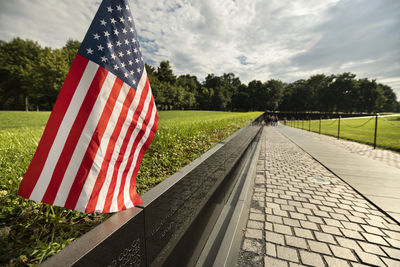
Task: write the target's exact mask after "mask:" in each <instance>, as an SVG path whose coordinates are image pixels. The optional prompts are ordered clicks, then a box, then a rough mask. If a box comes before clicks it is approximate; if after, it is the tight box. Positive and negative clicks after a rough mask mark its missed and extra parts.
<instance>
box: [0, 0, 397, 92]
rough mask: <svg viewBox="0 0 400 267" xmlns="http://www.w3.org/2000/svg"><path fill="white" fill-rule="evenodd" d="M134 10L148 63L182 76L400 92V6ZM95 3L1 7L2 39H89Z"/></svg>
mask: <svg viewBox="0 0 400 267" xmlns="http://www.w3.org/2000/svg"><path fill="white" fill-rule="evenodd" d="M129 2H130V6H131V9H132V13H133V17H134V19H135V23H136V27H137V29H138V35H139V39H140V43H141V47H142V52H143V55H144V59H145V61H147V62H150V63H152V64H153V65H155V66H157V65H158V64H159V62H160V61H162V60H169V61H170V62H171V65H172V67H173V68H174V72H175V73H177V74H186V73H190V74H193V75H196V76H197V77H198V78H199V79H203V78H204V77H205V76H206V75H207V74H208V73H214V74H216V75H221V74H223V73H224V72H225V73H226V72H233V73H235V74H236V75H237V76H239V77H240V79H241V80H242V81H243V82H249V81H250V80H253V79H260V80H263V81H265V80H267V79H270V78H275V79H282V80H283V81H286V82H292V81H294V80H296V79H302V78H307V77H309V76H310V75H313V74H316V73H326V74H331V73H339V72H343V71H351V72H354V73H356V74H357V76H358V77H369V78H378V81H379V82H383V81H384V82H385V83H387V84H388V85H390V86H392V87H393V88H394V89H395V90H396V91H397V93H398V94H399V92H400V91H399V90H400V85H399V82H398V80H399V79H400V78H399V76H400V65H399V63H397V62H400V36H399V35H398V34H397V35H396V34H395V33H396V32H398V29H399V28H400V1H391V0H381V1H373V0H360V1H348V0H326V1H320V0H297V1H280V0H253V1H250V0H202V1H194V0H162V1H148V0H129ZM98 3H99V1H96V0H87V1H79V0H58V1H55V0H31V1H26V0H25V1H24V0H14V1H2V2H1V8H0V23H1V27H0V34H1V36H2V39H3V40H10V39H12V38H13V37H15V36H21V37H22V38H30V39H33V40H36V41H39V43H40V44H42V45H46V46H52V47H61V46H63V45H64V44H65V42H66V40H67V39H68V38H74V39H77V40H82V39H83V37H84V34H85V32H86V30H87V28H88V27H89V24H90V22H91V20H92V18H93V16H94V13H95V12H96V10H97V7H98ZM243 59H245V60H243ZM244 63H245V64H244Z"/></svg>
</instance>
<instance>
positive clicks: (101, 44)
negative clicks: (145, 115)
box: [78, 0, 144, 90]
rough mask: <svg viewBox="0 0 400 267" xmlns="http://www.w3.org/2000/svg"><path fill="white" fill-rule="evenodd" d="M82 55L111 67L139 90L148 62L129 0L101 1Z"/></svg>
mask: <svg viewBox="0 0 400 267" xmlns="http://www.w3.org/2000/svg"><path fill="white" fill-rule="evenodd" d="M78 54H79V55H81V56H83V57H85V58H87V59H89V60H91V61H93V62H95V63H97V64H98V65H100V66H102V67H103V68H105V69H107V70H108V71H109V72H111V73H113V74H115V75H116V76H117V77H118V78H120V79H121V80H123V81H124V82H125V83H127V84H129V85H130V86H131V87H132V88H133V89H135V90H136V88H137V84H138V83H139V80H140V77H141V76H142V73H143V70H144V62H143V58H142V53H141V52H140V47H139V42H138V39H137V35H136V29H135V25H134V23H133V19H132V15H131V11H130V8H129V5H128V3H127V1H126V0H104V1H103V2H102V3H101V5H100V7H99V10H98V11H97V13H96V16H95V17H94V19H93V21H92V24H91V25H90V27H89V30H88V32H87V33H86V36H85V39H84V40H83V42H82V45H81V47H80V48H79V51H78Z"/></svg>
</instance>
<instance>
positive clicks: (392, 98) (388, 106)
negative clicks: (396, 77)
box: [378, 84, 398, 111]
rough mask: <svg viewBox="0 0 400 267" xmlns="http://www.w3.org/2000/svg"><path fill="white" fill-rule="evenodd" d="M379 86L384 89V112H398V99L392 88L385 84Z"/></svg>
mask: <svg viewBox="0 0 400 267" xmlns="http://www.w3.org/2000/svg"><path fill="white" fill-rule="evenodd" d="M378 86H379V87H380V88H381V89H382V91H383V95H384V96H385V100H384V103H383V107H382V110H383V111H396V110H397V105H398V102H397V97H396V94H395V93H394V92H393V90H392V88H391V87H390V86H387V85H384V84H378Z"/></svg>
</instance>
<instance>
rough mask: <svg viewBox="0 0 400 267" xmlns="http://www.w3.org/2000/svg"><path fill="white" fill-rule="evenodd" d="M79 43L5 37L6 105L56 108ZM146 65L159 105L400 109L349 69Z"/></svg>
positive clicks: (1, 68) (0, 96) (386, 89)
mask: <svg viewBox="0 0 400 267" xmlns="http://www.w3.org/2000/svg"><path fill="white" fill-rule="evenodd" d="M79 46H80V42H78V41H74V40H69V41H67V43H66V44H65V46H64V47H62V48H60V49H52V48H49V47H41V46H40V45H39V44H38V43H37V42H34V41H31V40H23V39H20V38H15V39H13V40H11V41H9V42H5V41H0V109H3V110H51V109H52V107H53V105H54V103H55V101H56V99H57V95H58V93H59V90H60V89H61V86H62V83H63V81H64V79H65V77H66V75H67V73H68V70H69V67H70V65H71V64H72V61H73V59H74V57H75V54H76V53H77V51H78V48H79ZM146 70H147V73H148V76H149V80H150V85H151V87H152V91H153V94H154V98H155V101H156V103H157V107H158V109H159V110H170V109H197V110H223V111H253V110H260V111H263V110H271V111H274V110H280V111H321V112H368V113H372V112H381V111H400V102H398V101H397V99H396V94H395V93H394V92H393V90H392V88H391V87H390V86H387V85H384V84H381V83H377V82H376V80H371V79H368V78H360V79H357V78H356V75H355V74H353V73H348V72H346V73H342V74H331V75H325V74H317V75H313V76H311V77H310V78H308V79H301V80H297V81H295V82H292V83H285V82H282V81H280V80H276V79H270V80H267V81H265V82H263V81H259V80H253V81H250V82H249V83H248V84H244V83H242V82H241V81H240V79H239V78H238V77H236V76H235V74H233V73H224V74H223V75H221V76H217V75H215V74H208V75H207V76H206V77H205V78H204V80H203V81H202V82H200V81H199V79H198V78H197V77H196V76H194V75H190V74H185V75H179V76H177V75H175V74H174V73H173V70H172V68H171V66H170V64H169V62H168V61H162V62H161V63H160V64H159V66H158V67H154V66H151V65H148V64H146Z"/></svg>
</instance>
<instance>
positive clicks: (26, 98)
mask: <svg viewBox="0 0 400 267" xmlns="http://www.w3.org/2000/svg"><path fill="white" fill-rule="evenodd" d="M25 111H29V101H28V97H27V96H25Z"/></svg>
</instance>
